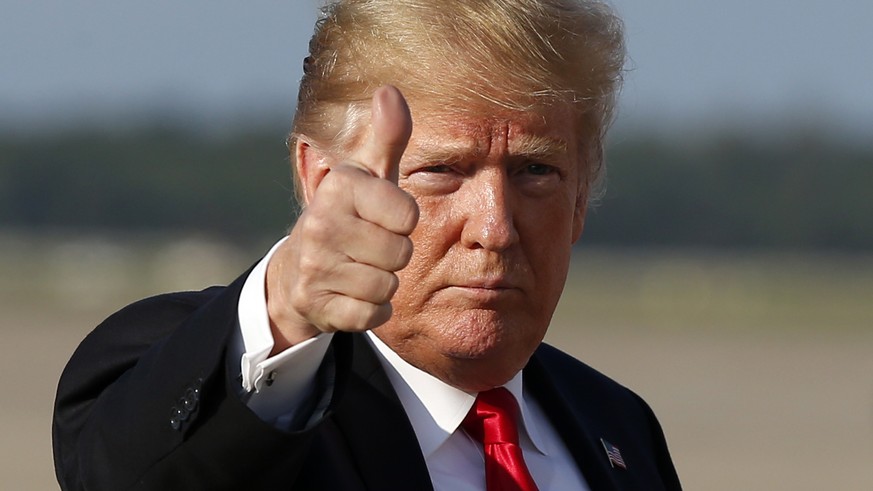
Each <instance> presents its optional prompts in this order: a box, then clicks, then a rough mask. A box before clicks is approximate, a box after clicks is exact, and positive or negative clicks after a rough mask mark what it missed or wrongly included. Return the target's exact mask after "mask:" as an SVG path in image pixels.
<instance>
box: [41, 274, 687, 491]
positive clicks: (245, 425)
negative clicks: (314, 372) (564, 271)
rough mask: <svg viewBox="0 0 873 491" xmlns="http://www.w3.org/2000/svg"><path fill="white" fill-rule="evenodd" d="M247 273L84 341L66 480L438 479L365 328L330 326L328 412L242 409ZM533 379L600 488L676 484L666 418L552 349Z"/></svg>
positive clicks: (165, 486) (391, 483)
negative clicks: (238, 371)
mask: <svg viewBox="0 0 873 491" xmlns="http://www.w3.org/2000/svg"><path fill="white" fill-rule="evenodd" d="M243 281H244V277H243V278H240V279H239V280H237V281H236V282H235V283H233V284H232V285H230V286H229V287H213V288H210V289H207V290H204V291H201V292H188V293H176V294H169V295H162V296H158V297H154V298H150V299H146V300H143V301H140V302H137V303H135V304H133V305H130V306H128V307H126V308H125V309H123V310H121V311H119V312H118V313H116V314H114V315H112V316H111V317H109V318H108V319H107V320H106V321H104V322H103V323H102V324H101V325H100V326H98V327H97V328H96V329H95V330H94V331H93V332H92V333H91V334H90V335H89V336H88V337H87V338H86V339H85V340H84V341H83V342H82V344H81V345H80V346H79V348H78V349H77V351H76V352H75V354H74V355H73V357H72V359H71V360H70V362H69V364H68V365H67V367H66V369H65V370H64V373H63V375H62V376H61V380H60V384H59V387H58V393H57V399H56V403H55V414H54V421H53V429H52V434H53V443H54V457H55V470H56V473H57V477H58V480H59V482H60V483H61V487H62V488H63V489H70V490H72V489H77V490H78V489H88V490H112V491H118V490H127V489H136V490H146V489H148V490H176V489H180V490H181V489H185V490H199V489H202V490H219V489H234V490H256V489H269V490H272V489H285V490H290V489H293V490H309V489H312V490H365V489H366V490H429V489H432V488H431V483H430V478H429V476H428V473H427V468H426V466H425V462H424V458H423V457H422V455H421V452H420V449H419V446H418V442H417V440H416V437H415V434H414V432H413V430H412V427H411V425H410V423H409V420H408V419H407V417H406V414H405V412H404V410H403V407H402V406H401V404H400V402H399V400H398V398H397V395H396V394H395V392H394V390H393V389H392V387H391V384H390V383H389V381H388V379H387V377H386V375H385V373H384V372H383V371H382V368H381V365H380V363H379V361H378V359H377V358H376V356H375V354H374V353H373V352H372V350H371V348H370V347H369V345H368V344H367V342H366V341H365V340H364V339H363V337H362V336H361V335H349V334H337V335H335V336H334V340H333V342H332V345H331V350H330V352H329V357H328V358H329V361H327V362H325V363H324V364H323V365H322V369H321V370H320V371H319V377H320V378H321V379H328V380H330V383H328V384H327V385H326V387H328V389H327V390H326V391H324V394H325V395H324V401H326V404H325V405H326V406H327V409H326V410H325V411H324V413H323V415H322V414H321V413H318V414H317V415H316V417H314V418H313V420H312V421H310V423H309V424H306V425H302V426H301V427H303V429H301V430H300V431H287V432H286V431H281V430H278V429H276V428H274V427H273V426H271V425H269V424H266V423H264V422H263V421H261V420H260V419H259V418H258V417H257V416H256V415H255V414H254V413H252V412H251V411H250V410H249V409H248V408H247V407H246V406H245V404H244V403H243V402H242V401H241V400H240V397H239V396H238V387H239V382H238V381H237V380H234V377H232V376H229V375H228V372H229V370H228V368H227V367H228V366H231V365H229V364H228V362H227V361H226V360H225V351H226V349H227V348H226V346H227V343H228V339H229V337H230V334H231V333H232V331H233V330H234V329H236V325H237V302H238V297H239V291H240V289H241V287H242V283H243ZM236 363H238V362H236ZM524 381H525V387H526V388H525V390H527V391H530V393H531V394H533V396H534V397H536V399H537V400H538V401H539V403H540V404H541V405H542V407H543V409H544V410H545V412H546V413H547V415H548V417H549V419H550V420H551V421H552V423H553V424H554V425H555V427H556V428H557V429H558V431H559V433H560V434H561V435H562V437H563V438H564V441H565V443H566V444H567V447H568V448H569V449H570V451H571V452H572V454H573V456H574V457H575V459H576V462H577V463H578V465H579V467H580V469H581V470H582V473H583V474H584V476H585V478H586V479H587V481H588V483H589V484H590V486H591V488H592V489H593V490H595V491H598V490H613V489H616V490H617V489H621V490H632V489H633V490H659V489H670V490H673V489H679V488H680V486H679V481H678V478H677V477H676V472H675V470H674V468H673V464H672V462H671V460H670V456H669V453H668V451H667V446H666V443H665V441H664V436H663V434H662V432H661V428H660V426H659V424H658V422H657V420H656V419H655V416H654V414H653V413H652V411H651V410H650V409H649V407H648V406H647V405H646V404H645V402H643V400H642V399H640V398H639V397H638V396H637V395H635V394H634V393H632V392H631V391H629V390H628V389H626V388H624V387H622V386H620V385H618V384H617V383H615V382H613V381H612V380H610V379H608V378H607V377H605V376H604V375H602V374H600V373H598V372H596V371H595V370H593V369H591V368H590V367H588V366H586V365H584V364H582V363H580V362H578V361H576V360H574V359H573V358H571V357H569V356H568V355H565V354H563V353H561V352H560V351H558V350H557V349H555V348H552V347H550V346H547V345H542V346H541V347H540V348H539V349H538V350H537V352H536V353H535V354H534V356H533V357H532V358H531V360H530V363H529V364H528V366H527V367H526V368H525V377H524ZM601 438H603V439H605V440H607V441H608V442H610V443H612V444H613V445H615V446H616V447H618V448H619V449H620V451H621V454H622V457H623V458H624V461H625V462H626V464H627V469H626V470H625V469H621V468H613V467H612V466H611V465H610V463H609V460H608V458H607V455H606V453H605V451H604V449H603V447H602V444H601V442H600V439H601Z"/></svg>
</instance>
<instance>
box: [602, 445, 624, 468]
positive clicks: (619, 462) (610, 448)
mask: <svg viewBox="0 0 873 491" xmlns="http://www.w3.org/2000/svg"><path fill="white" fill-rule="evenodd" d="M600 443H602V444H603V449H604V450H606V456H607V457H609V465H611V466H612V468H613V469H615V468H616V467H620V468H622V469H624V470H627V464H625V463H624V459H623V458H622V456H621V451H619V450H618V447H616V446H615V445H613V444H611V443H609V442H608V441H606V440H604V439H603V438H601V439H600Z"/></svg>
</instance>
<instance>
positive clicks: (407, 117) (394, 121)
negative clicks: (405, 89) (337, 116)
mask: <svg viewBox="0 0 873 491" xmlns="http://www.w3.org/2000/svg"><path fill="white" fill-rule="evenodd" d="M411 135H412V115H411V114H410V112H409V106H408V105H407V104H406V99H405V98H404V97H403V94H401V93H400V91H399V90H397V88H396V87H393V86H390V85H383V86H382V87H379V88H378V89H376V92H374V93H373V105H372V110H371V113H370V128H369V131H368V134H367V136H366V137H365V138H364V140H363V141H362V142H361V145H360V146H359V147H358V148H357V149H355V150H354V151H353V152H352V155H351V160H352V161H353V162H355V163H356V164H358V165H360V166H363V167H364V168H366V169H367V170H368V171H370V173H371V174H373V175H374V176H377V177H380V178H382V179H388V180H390V181H391V182H393V183H394V184H397V178H398V174H399V167H400V158H401V157H402V156H403V152H404V151H405V150H406V145H407V143H409V137H410V136H411Z"/></svg>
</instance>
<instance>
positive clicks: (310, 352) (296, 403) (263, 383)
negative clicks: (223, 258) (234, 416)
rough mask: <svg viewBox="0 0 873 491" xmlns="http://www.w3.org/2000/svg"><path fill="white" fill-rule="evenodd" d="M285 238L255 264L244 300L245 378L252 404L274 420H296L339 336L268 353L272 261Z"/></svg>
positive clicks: (241, 321)
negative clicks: (268, 280) (268, 289)
mask: <svg viewBox="0 0 873 491" xmlns="http://www.w3.org/2000/svg"><path fill="white" fill-rule="evenodd" d="M285 240H286V239H282V240H280V241H279V242H277V243H276V244H275V245H274V246H273V247H272V248H271V249H270V251H269V252H268V253H267V254H266V256H264V258H263V259H261V261H260V262H259V263H258V264H257V265H256V266H255V267H254V268H253V269H252V272H251V273H250V274H249V276H248V278H246V281H245V283H244V284H243V288H242V291H241V292H240V298H239V305H238V316H239V335H240V337H241V338H242V340H241V341H242V343H241V344H242V356H241V357H240V371H241V375H242V377H241V383H242V389H243V390H244V391H245V392H246V393H249V397H248V401H247V403H246V404H247V405H248V407H249V408H250V409H252V411H254V412H255V414H257V415H258V416H259V417H260V418H261V419H263V420H264V421H271V422H274V423H279V422H281V421H284V420H286V419H287V420H290V419H293V417H294V416H295V408H298V407H300V406H301V405H302V402H303V401H304V400H305V399H306V397H308V396H309V395H310V393H311V392H312V389H313V387H314V385H315V376H316V372H317V371H318V367H319V366H320V365H321V361H322V360H323V359H324V356H325V354H326V353H327V350H328V347H329V346H330V341H331V339H332V338H333V335H332V334H320V335H318V336H316V337H314V338H311V339H308V340H306V341H304V342H302V343H299V344H297V345H295V346H292V347H291V348H288V349H287V350H285V351H283V352H281V353H279V354H277V355H275V356H273V357H270V358H268V356H269V354H270V351H272V349H273V345H274V341H273V334H272V331H271V330H270V317H269V314H268V312H267V296H266V289H265V282H266V277H267V264H268V263H269V262H270V258H271V257H272V256H273V254H274V253H275V252H276V250H277V249H278V247H279V246H280V245H281V244H282V243H283V242H284V241H285Z"/></svg>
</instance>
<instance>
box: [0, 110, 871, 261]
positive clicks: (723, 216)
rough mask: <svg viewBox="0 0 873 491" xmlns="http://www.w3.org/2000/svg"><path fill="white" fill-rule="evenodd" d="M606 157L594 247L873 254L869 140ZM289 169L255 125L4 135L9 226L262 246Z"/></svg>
mask: <svg viewBox="0 0 873 491" xmlns="http://www.w3.org/2000/svg"><path fill="white" fill-rule="evenodd" d="M606 155H607V168H608V173H607V179H606V192H605V193H604V194H603V196H602V197H601V198H599V199H598V200H597V201H596V202H595V203H594V205H593V206H592V208H591V210H590V212H589V215H588V221H587V224H586V231H585V235H584V237H583V241H584V242H585V243H587V244H604V245H618V246H659V247H661V246H663V247H686V246H689V247H690V246H705V247H716V248H734V247H751V248H776V249H792V250H841V251H873V192H871V187H873V146H869V145H867V146H865V145H850V144H846V143H845V142H838V141H836V140H834V139H828V138H825V137H819V136H816V135H815V134H811V133H803V132H801V133H798V134H796V135H789V136H788V137H780V138H756V139H749V138H743V137H740V136H737V135H730V134H728V135H724V134H717V135H712V136H711V137H705V136H702V137H701V136H697V137H695V138H694V139H693V140H692V141H681V140H678V139H664V138H660V137H656V136H654V135H651V134H644V133H641V132H637V133H635V134H623V135H621V136H620V137H619V138H613V140H611V142H610V144H609V146H608V149H607V152H606ZM289 165H290V164H289V161H288V156H287V150H286V148H285V142H284V135H283V134H281V133H280V132H276V131H275V130H265V129H259V128H253V129H250V130H247V131H239V132H236V133H226V134H221V135H217V134H212V135H205V134H198V133H196V132H193V131H190V130H184V129H179V128H173V127H162V126H160V125H154V126H147V127H141V128H135V129H129V130H126V131H106V130H97V129H79V130H66V131H60V132H56V133H53V134H50V135H39V136H35V135H30V136H19V137H13V136H11V135H8V134H7V135H5V136H3V135H0V227H3V228H8V229H23V230H41V229H52V230H57V229H61V230H68V231H74V232H75V231H82V232H89V233H90V232H107V233H116V232H122V233H123V232H150V231H161V232H171V233H172V232H201V233H205V234H210V235H215V236H219V237H221V238H223V239H226V240H232V241H238V242H250V241H255V240H257V241H261V240H264V239H268V238H273V237H276V236H278V235H279V234H281V233H282V232H284V230H285V229H286V228H287V227H288V226H290V225H291V224H292V223H293V220H294V216H295V212H296V209H295V205H294V199H293V194H294V193H293V185H292V183H291V177H290V171H289V169H290V167H289Z"/></svg>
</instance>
